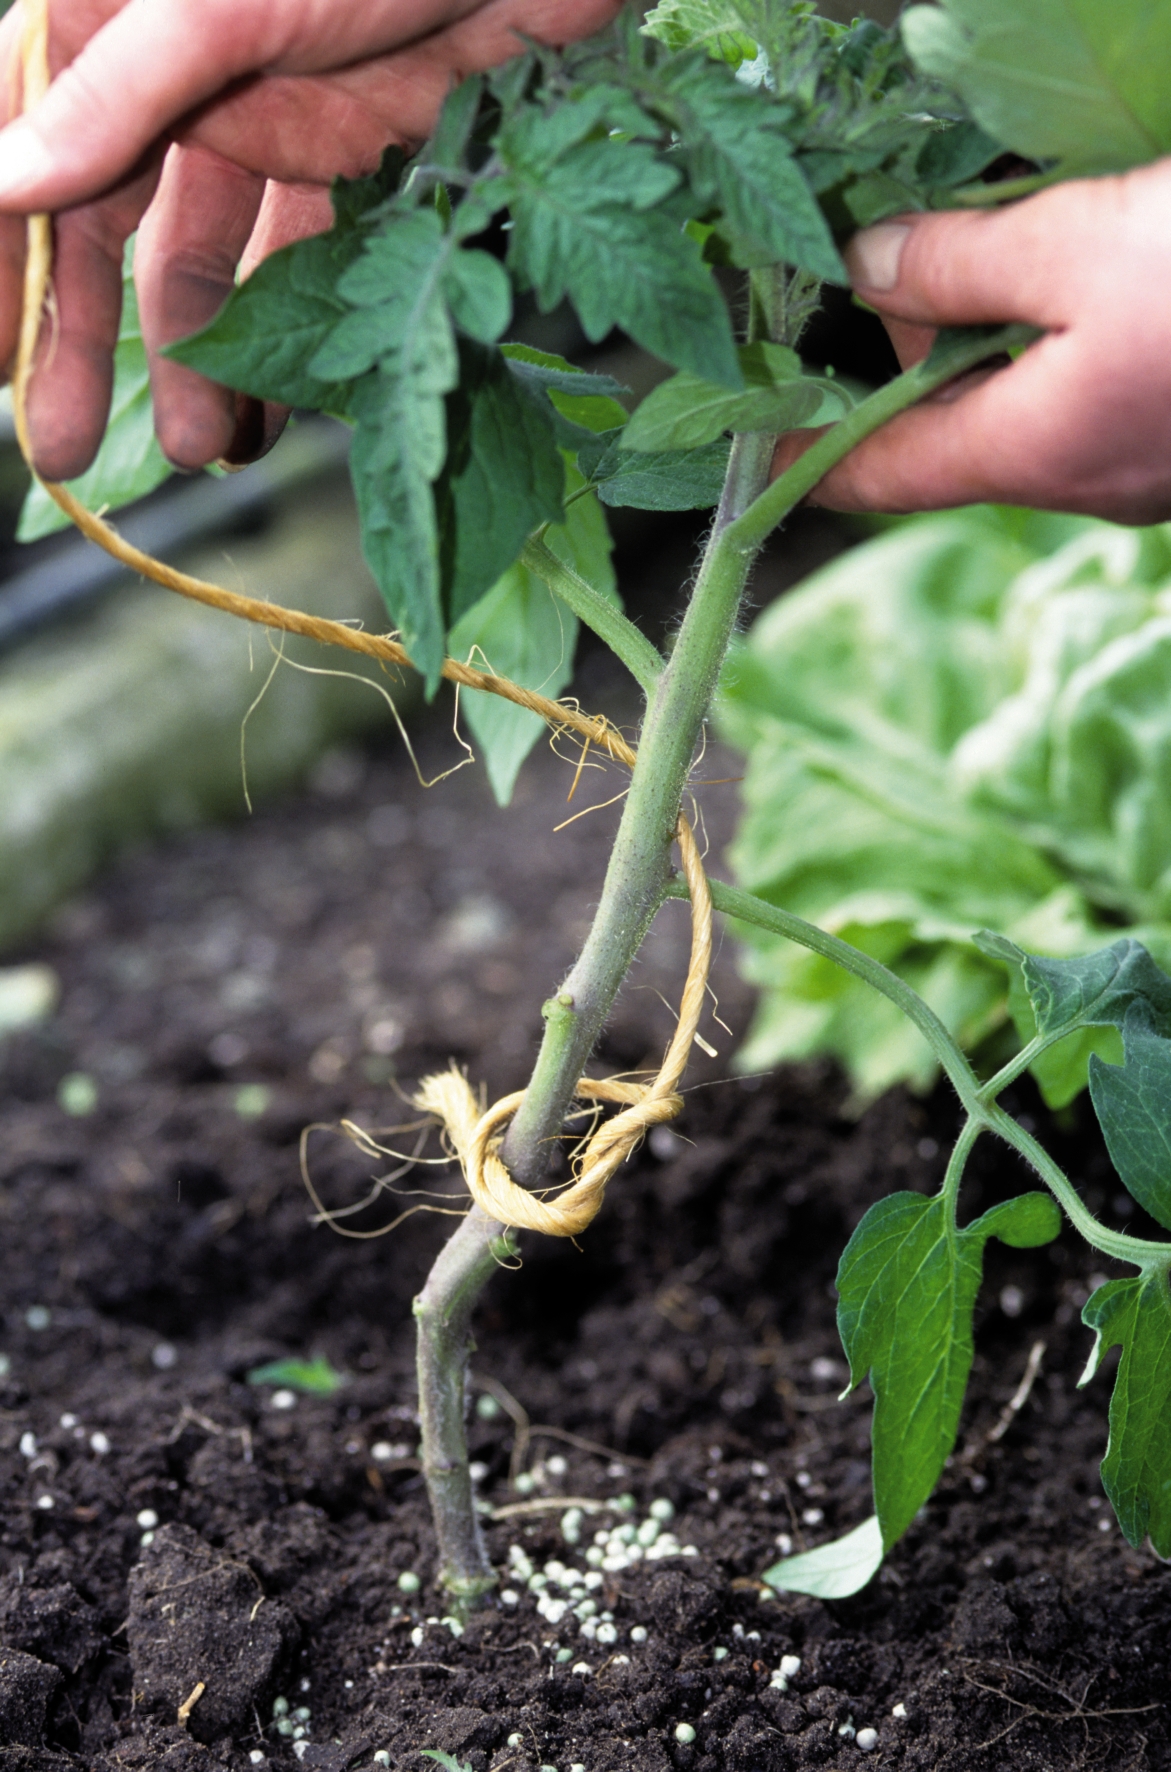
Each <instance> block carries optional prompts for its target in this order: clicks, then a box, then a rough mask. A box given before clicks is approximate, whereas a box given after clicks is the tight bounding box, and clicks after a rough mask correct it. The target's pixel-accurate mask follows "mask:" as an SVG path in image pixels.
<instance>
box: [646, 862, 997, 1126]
mask: <svg viewBox="0 0 1171 1772" xmlns="http://www.w3.org/2000/svg"><path fill="white" fill-rule="evenodd" d="M708 884H709V885H710V887H711V893H712V903H713V904H714V905H715V907H716V909H717V910H718V911H723V912H724V913H725V915H726V916H729V917H737V918H739V920H740V922H742V923H753V924H755V925H756V927H757V928H759V929H767V930H768V931H769V932H770V933H771V934H773V935H783V936H786V937H787V938H788V940H790V941H795V942H797V943H798V944H799V945H800V946H801V947H803V948H809V949H810V950H811V951H812V952H813V953H815V954H820V955H821V956H822V957H823V959H826V960H832V961H833V962H834V963H835V965H838V966H841V967H842V968H843V969H844V970H845V971H846V972H852V973H853V974H854V976H855V978H861V979H864V980H865V981H866V983H867V984H869V985H873V987H874V989H875V990H876V991H881V993H882V995H883V996H884V997H887V998H889V999H890V1001H891V1002H892V1003H893V1004H894V1005H895V1006H896V1008H898V1009H901V1010H902V1012H903V1014H904V1015H905V1016H906V1017H907V1019H908V1021H911V1022H913V1023H914V1025H915V1026H916V1027H917V1028H918V1030H919V1032H920V1033H921V1034H922V1036H923V1038H924V1039H925V1040H926V1042H927V1044H928V1046H930V1048H931V1051H932V1052H933V1054H934V1055H935V1057H936V1059H937V1060H938V1061H939V1064H940V1066H941V1067H942V1069H943V1070H944V1072H945V1073H946V1075H947V1076H948V1077H949V1078H950V1079H951V1083H952V1086H953V1088H954V1089H955V1092H956V1094H957V1095H958V1096H959V1098H960V1101H961V1102H962V1103H963V1105H964V1107H965V1108H966V1109H967V1111H968V1113H969V1114H971V1115H973V1116H975V1117H977V1118H982V1117H983V1114H984V1112H985V1108H984V1104H983V1103H982V1102H981V1100H980V1089H979V1084H978V1083H977V1081H976V1074H975V1072H974V1071H973V1069H972V1067H971V1065H970V1064H969V1063H968V1061H967V1059H966V1058H965V1057H964V1054H963V1052H962V1051H961V1050H960V1048H959V1046H958V1045H957V1044H956V1042H955V1040H953V1038H952V1036H951V1035H950V1033H949V1032H948V1030H947V1029H946V1027H944V1025H943V1023H942V1022H941V1021H940V1019H939V1017H938V1015H936V1013H935V1011H934V1009H931V1008H929V1007H928V1005H927V1004H926V1003H925V1002H924V1001H923V999H922V997H920V996H919V995H918V993H917V992H915V991H913V990H912V989H911V987H910V985H909V984H907V983H906V982H905V981H904V980H903V979H901V978H900V977H899V975H898V973H897V972H892V971H891V970H890V968H889V967H887V966H884V965H883V964H882V962H881V961H880V960H875V959H872V958H871V956H870V955H869V954H864V953H863V952H862V950H861V949H860V948H855V947H851V946H850V944H849V942H846V941H842V940H841V938H840V937H839V936H837V935H830V934H829V933H828V931H826V930H825V929H819V928H818V927H817V924H816V923H807V922H806V921H805V919H804V918H803V917H795V916H794V915H793V913H792V912H791V911H783V910H781V909H780V907H779V906H778V905H775V904H769V903H768V902H767V900H766V899H763V898H757V896H756V894H755V893H753V892H745V891H744V890H743V889H742V888H741V887H739V886H727V885H725V884H724V882H723V881H722V880H710V881H709V882H708ZM687 896H688V893H687V882H686V880H684V879H683V878H682V876H681V875H676V876H675V878H674V879H672V880H671V881H670V883H669V884H668V886H667V897H668V898H686V897H687Z"/></svg>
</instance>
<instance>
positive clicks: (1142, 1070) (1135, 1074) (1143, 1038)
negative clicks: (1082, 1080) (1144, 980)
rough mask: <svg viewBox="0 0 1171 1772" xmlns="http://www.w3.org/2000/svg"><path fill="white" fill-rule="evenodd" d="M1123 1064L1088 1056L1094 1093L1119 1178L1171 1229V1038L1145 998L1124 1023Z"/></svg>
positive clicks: (1135, 1005)
mask: <svg viewBox="0 0 1171 1772" xmlns="http://www.w3.org/2000/svg"><path fill="white" fill-rule="evenodd" d="M1122 1049H1123V1055H1124V1056H1123V1062H1122V1064H1120V1065H1119V1064H1103V1062H1102V1060H1101V1059H1100V1058H1099V1057H1098V1056H1097V1054H1095V1055H1094V1056H1093V1057H1092V1058H1091V1060H1090V1099H1091V1101H1092V1102H1093V1104H1094V1112H1095V1113H1096V1114H1097V1116H1098V1124H1099V1125H1100V1126H1101V1128H1102V1132H1103V1135H1104V1137H1105V1139H1106V1148H1107V1150H1108V1151H1109V1152H1110V1161H1111V1162H1112V1163H1113V1164H1114V1167H1115V1169H1117V1171H1118V1176H1119V1179H1120V1180H1121V1182H1122V1185H1123V1187H1124V1188H1125V1189H1126V1191H1127V1192H1128V1193H1129V1194H1132V1195H1133V1196H1134V1198H1135V1199H1136V1200H1137V1201H1138V1203H1139V1205H1140V1206H1141V1207H1143V1209H1144V1210H1145V1211H1147V1212H1149V1213H1150V1215H1151V1217H1152V1218H1154V1219H1157V1220H1158V1222H1159V1223H1160V1224H1161V1225H1162V1226H1163V1227H1164V1229H1166V1230H1171V1040H1169V1039H1168V1038H1167V1035H1166V1033H1161V1032H1159V1030H1158V1029H1157V1028H1155V1027H1154V1026H1153V1024H1152V1019H1151V1013H1150V1009H1149V1007H1148V1005H1147V1004H1146V1003H1145V1002H1141V1001H1140V1002H1135V1003H1132V1004H1131V1006H1130V1009H1129V1010H1128V1011H1127V1014H1126V1018H1125V1020H1124V1021H1123V1023H1122Z"/></svg>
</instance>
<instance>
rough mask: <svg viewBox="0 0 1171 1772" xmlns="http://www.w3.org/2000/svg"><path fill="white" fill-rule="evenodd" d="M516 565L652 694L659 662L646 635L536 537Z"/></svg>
mask: <svg viewBox="0 0 1171 1772" xmlns="http://www.w3.org/2000/svg"><path fill="white" fill-rule="evenodd" d="M520 563H521V565H522V566H527V567H528V569H529V571H530V572H533V573H535V574H536V576H537V577H538V578H539V579H543V580H544V582H545V584H547V585H548V587H549V589H550V590H551V591H552V592H553V594H554V595H555V596H557V597H560V599H561V601H562V602H563V603H564V604H565V605H566V606H567V608H569V609H571V610H572V611H573V613H574V615H576V616H577V619H578V620H579V621H583V622H584V623H585V625H586V627H587V628H592V629H593V631H594V633H595V634H597V636H598V638H599V639H600V640H604V641H605V642H606V645H607V646H608V647H609V648H610V651H611V652H613V653H614V654H615V655H616V656H617V657H618V658H620V659H621V660H622V662H623V664H624V665H625V666H626V668H627V670H628V671H629V672H630V674H631V676H632V677H633V678H634V680H635V682H636V683H637V684H638V685H639V686H640V688H641V689H642V690H643V691H644V692H645V693H646V694H647V695H653V694H654V690H655V685H656V683H657V682H658V680H659V678H660V677H661V676H662V674H663V660H662V658H661V657H660V655H659V653H658V652H657V651H656V650H655V648H654V647H653V646H652V645H651V643H650V641H649V640H648V639H647V637H646V635H645V634H641V633H640V632H639V630H638V629H637V628H636V627H635V625H634V623H633V622H632V621H628V620H627V619H626V617H625V616H624V615H623V613H622V611H621V610H620V609H619V608H618V606H617V604H615V603H611V601H610V599H609V598H608V597H603V595H602V593H601V592H600V591H595V589H594V587H593V585H591V584H587V583H586V581H585V579H584V578H582V577H581V576H580V574H579V573H576V572H574V570H573V568H572V567H571V566H567V565H566V564H565V562H564V560H559V559H558V558H557V555H556V554H555V553H554V552H553V550H552V548H551V547H549V545H548V544H547V543H546V542H545V541H543V540H542V539H541V537H540V536H538V535H534V536H533V537H532V538H531V540H529V541H528V542H526V543H525V548H524V552H523V553H522V554H521V557H520Z"/></svg>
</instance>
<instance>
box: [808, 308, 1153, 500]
mask: <svg viewBox="0 0 1171 1772" xmlns="http://www.w3.org/2000/svg"><path fill="white" fill-rule="evenodd" d="M1120 379H1121V378H1118V377H1115V378H1111V383H1114V382H1118V381H1120ZM1112 401H1116V403H1117V408H1118V409H1117V410H1114V409H1113V407H1112V406H1111V402H1112ZM1139 424H1145V427H1146V428H1145V429H1144V430H1143V433H1142V434H1141V435H1137V436H1136V435H1135V430H1136V425H1139ZM1104 432H1110V433H1116V434H1119V435H1127V436H1128V437H1129V439H1130V441H1131V443H1132V444H1133V447H1132V448H1130V449H1129V450H1128V451H1126V452H1122V451H1113V452H1103V451H1102V449H1101V447H1100V438H1101V436H1102V435H1103V433H1104ZM814 440H815V439H814V434H813V433H811V432H801V433H794V434H792V435H791V436H789V437H786V438H784V439H782V442H781V444H780V446H779V448H778V451H777V455H776V457H775V458H774V463H773V472H774V474H775V473H777V472H780V471H783V469H784V468H785V467H786V466H788V465H790V463H791V462H792V461H794V460H796V459H797V457H798V456H799V455H801V454H802V453H803V452H804V450H805V449H806V448H807V447H809V444H810V443H811V442H812V441H814ZM1164 463H1166V464H1168V466H1167V467H1163V466H1162V465H1161V464H1164ZM1152 464H1153V465H1152ZM810 503H813V504H818V505H824V506H827V507H829V508H830V509H832V510H843V511H888V512H906V511H925V510H945V509H949V508H951V507H953V506H957V505H964V504H982V503H995V504H1020V505H1030V506H1033V507H1035V508H1036V509H1039V510H1059V511H1074V512H1078V511H1082V512H1087V513H1090V514H1094V515H1099V516H1107V517H1111V518H1113V519H1114V520H1115V521H1119V522H1125V523H1135V522H1142V523H1150V522H1155V521H1160V520H1162V519H1164V518H1165V517H1166V516H1167V515H1168V514H1169V513H1171V412H1169V408H1168V402H1167V401H1163V400H1158V401H1155V402H1152V403H1150V406H1149V408H1148V409H1147V412H1146V416H1145V419H1140V418H1139V417H1138V416H1137V415H1136V412H1135V409H1134V402H1133V398H1132V391H1130V390H1127V389H1126V388H1124V387H1119V388H1118V389H1117V392H1115V389H1114V386H1113V385H1107V386H1104V385H1103V378H1102V375H1101V370H1100V365H1098V364H1096V363H1095V361H1094V358H1093V356H1092V354H1090V353H1086V352H1084V351H1083V350H1082V347H1081V345H1080V342H1078V341H1075V340H1074V339H1073V338H1072V337H1068V336H1067V337H1063V336H1050V337H1048V338H1045V339H1042V340H1041V341H1040V342H1039V343H1037V344H1036V345H1033V346H1032V347H1031V348H1030V349H1029V350H1028V351H1027V352H1026V353H1025V355H1024V356H1023V357H1022V358H1021V359H1020V360H1019V361H1018V362H1016V363H1014V364H1013V365H1012V366H1011V367H1010V368H1007V369H1003V370H999V371H996V372H994V373H992V374H987V373H986V374H985V375H984V377H983V378H982V379H981V380H980V381H979V382H978V383H977V384H976V385H975V386H971V385H969V384H961V388H960V391H959V392H958V394H956V395H955V397H953V398H951V399H950V400H945V401H940V402H924V403H923V404H922V405H920V406H917V407H914V408H912V409H911V410H910V411H908V412H904V413H900V414H899V416H898V417H897V418H894V419H892V420H891V421H890V423H889V424H886V425H884V426H883V427H882V429H881V430H880V431H877V432H875V434H874V435H873V436H872V437H868V438H867V439H866V440H865V441H864V442H863V443H860V444H859V445H858V446H857V448H855V449H853V450H852V451H851V452H850V454H849V455H848V456H846V457H845V458H844V459H843V460H842V461H841V462H839V463H838V464H837V466H836V467H834V468H833V469H831V471H830V472H829V473H828V474H827V475H826V476H825V477H824V479H823V480H821V481H820V482H819V484H818V485H817V486H816V487H815V488H814V490H813V492H812V494H811V496H810Z"/></svg>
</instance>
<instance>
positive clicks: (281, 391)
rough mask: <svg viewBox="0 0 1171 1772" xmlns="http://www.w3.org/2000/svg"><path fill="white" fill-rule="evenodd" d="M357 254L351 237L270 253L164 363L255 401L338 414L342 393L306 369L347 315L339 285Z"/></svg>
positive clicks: (338, 234) (334, 382)
mask: <svg viewBox="0 0 1171 1772" xmlns="http://www.w3.org/2000/svg"><path fill="white" fill-rule="evenodd" d="M361 247H362V237H361V235H360V234H359V233H358V232H357V231H356V230H353V229H335V230H333V231H332V232H330V233H328V234H318V235H316V236H314V238H313V239H311V240H299V241H297V243H296V244H295V245H294V246H286V247H284V248H283V250H282V251H280V252H274V253H272V254H271V256H270V257H268V258H266V259H264V260H262V262H261V263H260V264H259V265H258V266H257V267H256V269H255V271H253V273H252V275H251V276H250V277H249V278H248V280H247V282H245V283H241V284H240V285H239V287H238V288H237V289H235V290H233V292H232V294H231V295H230V296H229V297H228V299H227V301H226V302H225V304H224V306H223V307H222V308H221V309H220V311H219V313H218V314H217V315H216V317H215V319H214V320H213V321H212V322H211V324H210V325H209V326H205V327H204V328H203V330H202V331H201V332H196V333H193V334H192V335H191V337H190V338H185V339H181V340H180V341H179V342H178V343H177V344H173V345H169V346H168V347H167V350H166V351H165V353H164V355H165V356H168V357H173V358H174V359H175V361H176V362H177V363H186V364H187V366H188V368H190V369H198V370H199V372H200V374H201V375H206V376H209V377H210V379H211V380H212V381H218V382H222V383H223V384H224V386H225V387H229V388H238V389H239V390H240V391H241V393H244V394H251V395H253V396H254V398H255V399H257V400H279V401H282V402H283V403H284V404H286V405H289V406H307V407H310V408H312V409H313V410H315V411H316V410H320V409H325V410H327V411H333V412H338V411H340V410H342V408H343V407H344V405H345V398H346V393H347V390H346V389H345V388H339V386H338V378H336V377H333V376H323V375H321V374H319V373H317V372H315V371H313V370H311V369H310V364H311V363H312V361H313V359H314V358H315V357H316V355H317V353H318V351H319V350H320V349H321V347H322V345H323V344H324V343H325V341H326V339H327V338H328V337H329V335H330V333H331V332H332V331H333V330H334V328H335V327H336V326H337V324H338V322H339V321H340V320H342V319H343V318H344V316H345V315H346V313H347V308H346V304H345V302H344V301H343V300H342V299H341V298H340V296H339V295H338V293H337V285H338V279H339V277H340V276H341V275H342V274H343V273H344V272H345V270H346V269H347V267H348V266H349V265H351V264H352V263H353V262H354V260H355V258H356V257H357V256H358V253H359V252H360V251H361Z"/></svg>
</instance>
